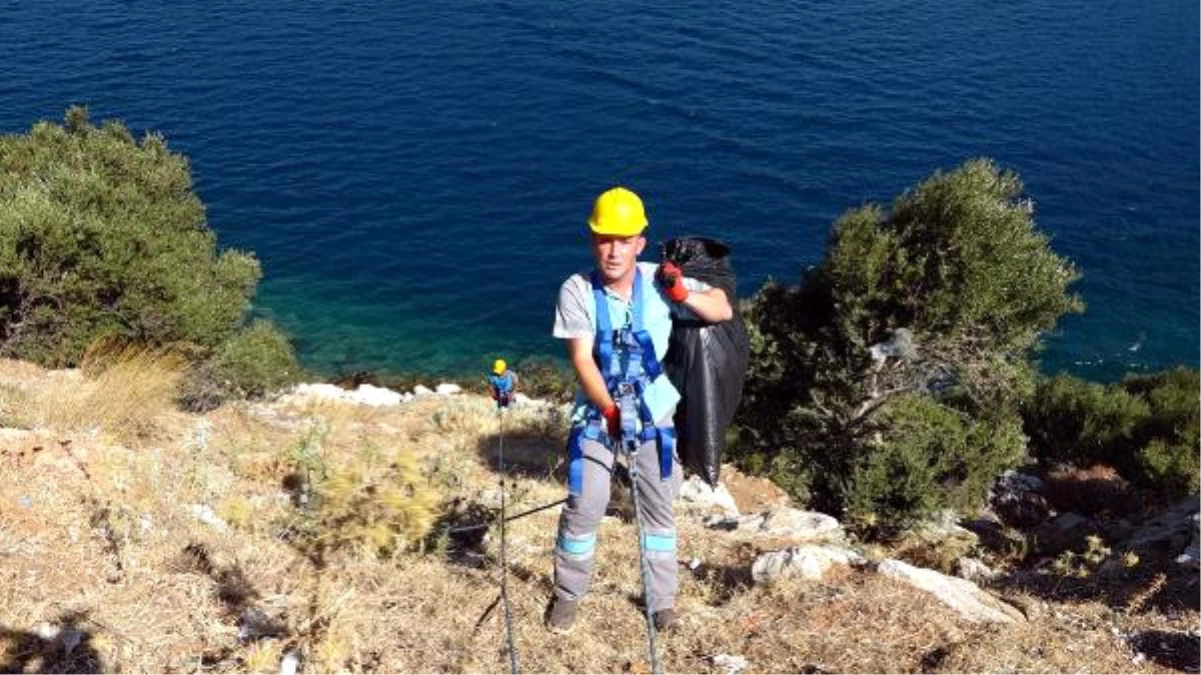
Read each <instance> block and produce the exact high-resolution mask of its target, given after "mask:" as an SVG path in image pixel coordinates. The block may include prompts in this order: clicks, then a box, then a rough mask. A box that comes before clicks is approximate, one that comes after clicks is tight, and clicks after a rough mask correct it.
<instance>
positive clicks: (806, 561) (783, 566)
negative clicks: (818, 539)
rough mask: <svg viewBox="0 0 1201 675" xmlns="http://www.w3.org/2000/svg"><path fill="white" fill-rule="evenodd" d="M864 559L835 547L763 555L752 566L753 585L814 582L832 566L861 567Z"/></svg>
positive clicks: (802, 547)
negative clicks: (788, 579) (794, 579)
mask: <svg viewBox="0 0 1201 675" xmlns="http://www.w3.org/2000/svg"><path fill="white" fill-rule="evenodd" d="M862 562H863V556H861V555H859V554H858V553H856V552H854V551H851V550H849V549H845V548H841V547H836V546H814V545H805V546H796V547H793V548H787V549H784V550H783V551H774V552H772V553H764V554H763V555H761V556H759V557H758V558H756V559H755V564H754V565H752V566H751V578H753V579H754V580H755V583H758V584H763V583H771V582H773V581H775V580H777V579H787V578H792V577H799V578H801V579H809V580H811V581H817V580H819V579H821V578H822V577H823V576H825V574H826V571H827V570H829V569H830V567H832V566H833V565H835V564H839V565H850V564H851V563H862Z"/></svg>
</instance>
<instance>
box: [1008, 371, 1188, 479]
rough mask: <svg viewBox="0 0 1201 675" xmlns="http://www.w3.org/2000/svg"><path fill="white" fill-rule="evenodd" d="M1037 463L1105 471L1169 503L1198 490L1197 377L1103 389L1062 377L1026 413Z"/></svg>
mask: <svg viewBox="0 0 1201 675" xmlns="http://www.w3.org/2000/svg"><path fill="white" fill-rule="evenodd" d="M1023 417H1024V420H1025V430H1026V433H1027V435H1029V437H1030V449H1031V452H1032V454H1033V455H1034V456H1035V457H1037V458H1038V459H1039V460H1041V461H1044V462H1047V463H1054V462H1067V463H1071V464H1074V465H1076V466H1080V467H1085V466H1088V465H1091V464H1096V463H1101V464H1108V465H1110V466H1113V467H1114V468H1116V469H1117V470H1118V471H1119V472H1120V473H1121V474H1122V475H1123V476H1125V477H1126V478H1127V479H1128V480H1131V481H1133V482H1135V483H1138V484H1140V485H1142V486H1143V487H1144V488H1151V489H1153V490H1154V491H1155V492H1157V493H1159V494H1162V495H1163V496H1165V497H1167V498H1170V499H1171V498H1179V497H1183V496H1185V495H1188V494H1191V493H1195V492H1197V490H1198V487H1199V484H1201V459H1199V458H1198V448H1199V446H1201V420H1199V418H1201V374H1198V372H1197V371H1196V370H1191V369H1188V368H1176V369H1173V370H1169V371H1164V372H1161V373H1155V374H1152V375H1132V376H1128V377H1127V378H1126V379H1124V380H1123V381H1122V382H1121V383H1119V384H1111V385H1101V384H1095V383H1091V382H1085V381H1083V380H1080V379H1077V378H1073V377H1070V376H1067V375H1060V376H1057V377H1053V378H1050V379H1048V380H1045V381H1043V382H1041V383H1040V384H1039V386H1038V390H1037V391H1036V393H1035V395H1034V397H1033V398H1032V399H1031V401H1030V402H1029V404H1028V405H1026V406H1025V408H1024V409H1023Z"/></svg>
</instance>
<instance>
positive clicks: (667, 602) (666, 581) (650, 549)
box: [643, 530, 679, 612]
mask: <svg viewBox="0 0 1201 675" xmlns="http://www.w3.org/2000/svg"><path fill="white" fill-rule="evenodd" d="M643 542H644V543H643V550H644V551H645V553H644V555H646V563H647V566H648V567H649V568H650V570H649V571H650V575H649V578H648V579H647V589H646V597H647V602H648V603H649V604H650V608H651V611H652V612H657V611H659V610H661V609H663V608H665V607H671V606H673V605H674V604H675V597H676V592H677V590H678V588H679V580H678V574H679V569H678V568H679V565H678V563H677V562H676V535H675V532H674V531H671V530H647V531H646V534H645V535H644V536H643Z"/></svg>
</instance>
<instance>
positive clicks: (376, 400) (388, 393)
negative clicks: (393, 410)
mask: <svg viewBox="0 0 1201 675" xmlns="http://www.w3.org/2000/svg"><path fill="white" fill-rule="evenodd" d="M347 399H349V400H350V401H352V402H354V403H358V404H361V405H370V406H384V405H398V404H399V403H400V402H401V395H400V392H396V391H392V390H391V389H387V388H385V387H377V386H375V385H373V384H360V385H359V388H358V389H355V390H354V391H353V392H351V393H350V395H349V396H347Z"/></svg>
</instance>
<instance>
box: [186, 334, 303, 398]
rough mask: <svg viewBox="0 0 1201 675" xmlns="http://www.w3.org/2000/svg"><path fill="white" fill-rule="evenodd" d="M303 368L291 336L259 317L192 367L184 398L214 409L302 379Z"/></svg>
mask: <svg viewBox="0 0 1201 675" xmlns="http://www.w3.org/2000/svg"><path fill="white" fill-rule="evenodd" d="M300 375H301V368H300V365H299V364H298V363H297V362H296V354H295V353H294V352H293V350H292V345H291V343H290V342H288V338H287V337H286V336H285V335H284V334H283V333H281V332H280V331H279V329H278V328H276V327H275V325H274V324H272V323H271V322H269V321H263V320H258V321H255V322H254V323H252V324H251V325H250V326H249V327H248V328H246V329H243V330H241V331H239V332H238V333H235V334H234V335H233V336H232V337H230V338H229V339H228V340H226V341H225V342H224V343H222V344H221V345H219V346H218V347H217V349H216V350H215V351H214V352H213V354H212V355H211V356H210V357H209V358H208V359H207V360H205V361H204V362H203V363H201V364H200V365H198V366H197V367H196V368H194V369H193V370H192V372H191V373H190V375H189V377H188V379H187V381H186V382H185V384H184V387H183V392H182V394H181V396H180V399H181V402H182V403H183V404H184V407H186V408H187V409H189V410H194V411H204V410H211V409H213V408H215V407H216V406H218V405H220V404H221V403H222V402H224V401H227V400H230V399H235V398H260V397H262V396H263V395H265V394H267V393H270V392H272V391H277V390H279V389H283V388H285V387H288V386H290V385H293V384H295V383H296V382H298V381H299V380H300Z"/></svg>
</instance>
